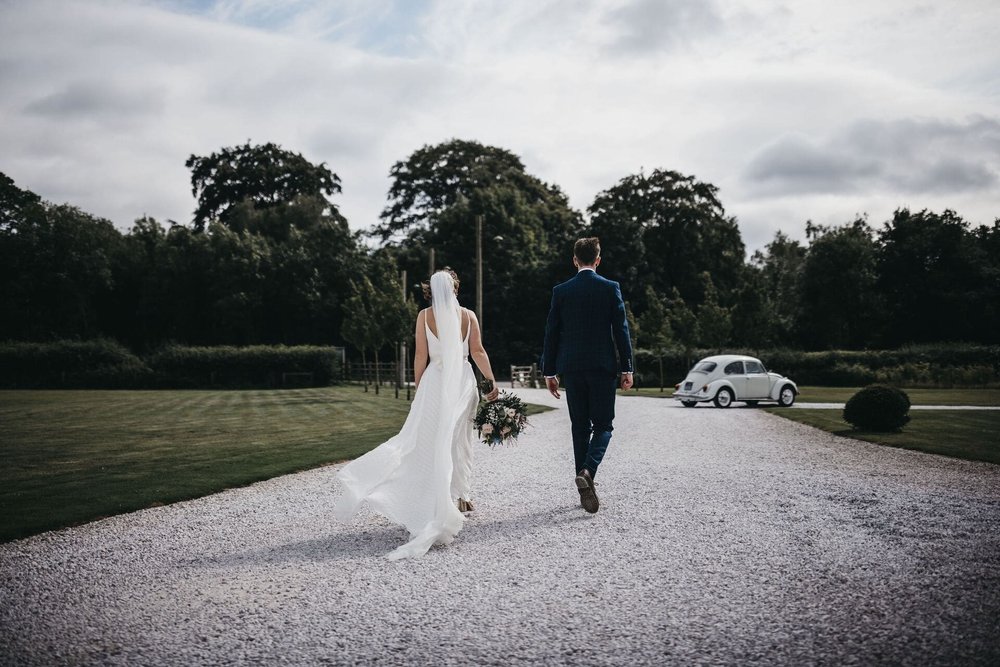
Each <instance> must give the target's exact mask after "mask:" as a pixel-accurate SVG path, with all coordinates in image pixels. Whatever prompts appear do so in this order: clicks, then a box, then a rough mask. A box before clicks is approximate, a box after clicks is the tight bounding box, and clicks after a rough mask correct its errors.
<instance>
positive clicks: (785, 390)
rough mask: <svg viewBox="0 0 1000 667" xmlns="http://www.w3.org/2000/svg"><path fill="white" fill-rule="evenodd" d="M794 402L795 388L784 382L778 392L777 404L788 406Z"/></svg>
mask: <svg viewBox="0 0 1000 667" xmlns="http://www.w3.org/2000/svg"><path fill="white" fill-rule="evenodd" d="M794 402H795V390H794V389H792V385H790V384H786V385H785V386H784V387H782V388H781V393H780V394H778V405H780V406H781V407H783V408H789V407H791V406H792V403H794Z"/></svg>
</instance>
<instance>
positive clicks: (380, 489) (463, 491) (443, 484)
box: [334, 274, 478, 560]
mask: <svg viewBox="0 0 1000 667" xmlns="http://www.w3.org/2000/svg"><path fill="white" fill-rule="evenodd" d="M437 277H438V274H435V276H434V277H433V278H432V282H431V289H432V291H434V290H435V287H437V290H436V291H434V292H433V293H434V295H435V296H434V306H433V310H434V315H435V321H436V323H437V328H438V336H435V335H434V334H433V333H432V332H431V330H430V327H428V326H427V324H426V322H425V324H424V327H425V331H426V334H427V351H428V356H429V357H430V363H429V364H428V366H427V368H426V370H425V371H424V373H423V376H422V377H421V379H420V385H419V387H418V388H417V393H416V395H415V396H414V398H413V403H412V405H411V406H410V413H409V415H407V417H406V422H405V423H404V424H403V428H402V429H401V430H400V432H399V434H398V435H396V436H394V437H393V438H390V439H389V440H387V441H386V442H384V443H383V444H381V445H379V446H378V447H377V448H375V449H373V450H372V451H370V452H368V453H367V454H365V455H364V456H362V457H360V458H358V459H356V460H354V461H352V462H351V463H348V464H347V465H346V466H344V467H343V468H342V469H341V470H340V471H339V472H338V473H337V479H338V480H339V481H340V484H341V486H342V487H343V489H344V490H343V495H342V496H341V497H340V499H339V501H338V503H337V505H336V507H335V510H334V511H335V514H336V516H337V517H338V518H340V519H343V520H347V519H350V517H351V516H353V515H354V513H355V512H357V510H358V509H359V507H360V506H361V504H362V503H364V502H367V503H368V505H369V506H370V507H371V508H372V509H374V510H375V511H377V512H379V513H381V514H383V515H385V516H386V517H388V518H389V519H391V520H392V521H394V522H396V523H399V524H401V525H402V526H404V527H405V528H406V529H407V530H409V532H410V541H409V542H407V543H406V544H403V545H402V546H400V547H398V548H397V549H395V550H394V551H392V552H390V553H389V554H388V558H390V559H392V560H396V559H399V558H418V557H420V556H422V555H424V554H425V553H426V552H427V550H428V549H430V547H431V546H433V545H434V544H449V543H450V542H451V541H452V540H453V539H454V538H455V535H457V534H458V531H460V530H461V529H462V524H463V523H464V522H465V517H464V516H463V515H462V513H461V512H459V510H458V507H457V504H456V501H457V500H458V499H459V498H465V499H469V498H470V487H471V477H472V419H473V417H474V416H475V410H476V405H477V403H478V394H477V392H476V380H475V375H474V374H473V372H472V366H471V364H469V362H468V357H469V333H466V334H465V336H462V334H461V316H460V314H459V313H460V309H459V308H458V302H457V300H456V299H455V297H454V293H453V292H452V289H451V286H450V278H449V284H448V290H447V292H448V295H449V296H450V297H451V298H450V299H449V300H447V301H446V303H445V304H439V303H438V301H439V299H438V298H437V294H438V293H440V292H442V291H443V289H444V287H445V286H444V285H443V284H442V285H439V286H436V285H435V283H434V278H437ZM441 300H442V301H445V300H444V299H441ZM439 305H440V306H441V307H439ZM471 329H472V324H471V323H470V326H469V331H470V332H471Z"/></svg>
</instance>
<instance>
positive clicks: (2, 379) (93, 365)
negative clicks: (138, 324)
mask: <svg viewBox="0 0 1000 667" xmlns="http://www.w3.org/2000/svg"><path fill="white" fill-rule="evenodd" d="M152 374H153V373H152V371H151V370H150V368H149V367H148V366H147V365H146V364H145V363H143V361H142V360H141V359H140V358H139V357H137V356H135V355H134V354H132V353H131V352H129V351H128V350H127V349H126V348H125V347H124V346H122V345H121V344H119V343H117V342H115V341H112V340H88V341H58V342H54V343H0V387H3V388H5V389H42V388H56V387H65V388H74V389H75V388H95V389H131V388H136V387H142V386H147V385H148V384H149V383H150V382H151V381H152Z"/></svg>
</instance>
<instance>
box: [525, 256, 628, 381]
mask: <svg viewBox="0 0 1000 667" xmlns="http://www.w3.org/2000/svg"><path fill="white" fill-rule="evenodd" d="M616 349H617V351H618V359H617V361H616V360H615V350H616ZM619 365H620V369H621V371H622V372H631V371H632V341H631V339H630V338H629V332H628V321H627V320H626V318H625V302H624V301H622V290H621V287H620V286H619V285H618V283H616V282H614V281H613V280H608V279H607V278H604V277H602V276H599V275H597V273H595V272H594V271H588V270H583V271H580V272H578V273H577V274H576V276H575V277H573V278H571V279H570V280H567V281H566V282H564V283H562V284H560V285H556V286H555V287H554V288H553V289H552V305H551V306H550V307H549V317H548V321H547V322H546V323H545V347H544V352H543V355H542V373H543V374H544V375H546V376H552V375H557V374H561V373H572V372H578V371H607V372H608V373H609V374H614V373H617V372H618V371H619Z"/></svg>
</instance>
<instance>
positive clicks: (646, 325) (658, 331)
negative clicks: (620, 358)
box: [639, 285, 673, 392]
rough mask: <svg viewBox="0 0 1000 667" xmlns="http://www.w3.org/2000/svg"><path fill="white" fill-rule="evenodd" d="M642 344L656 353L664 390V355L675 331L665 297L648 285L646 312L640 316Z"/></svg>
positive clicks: (661, 387) (661, 385)
mask: <svg viewBox="0 0 1000 667" xmlns="http://www.w3.org/2000/svg"><path fill="white" fill-rule="evenodd" d="M639 331H640V332H641V340H640V342H641V343H642V345H643V346H644V347H645V348H646V349H648V350H650V351H651V352H652V353H653V354H655V355H656V360H657V363H658V365H659V370H660V391H661V392H662V391H663V355H664V354H666V352H667V349H668V348H669V347H670V344H671V343H672V342H673V331H672V330H671V328H670V318H669V317H668V316H667V307H666V305H665V304H664V302H663V298H662V297H661V296H660V295H659V294H657V293H656V291H655V290H654V289H653V288H652V287H650V286H648V285H647V286H646V312H644V313H643V314H642V316H641V317H639Z"/></svg>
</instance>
